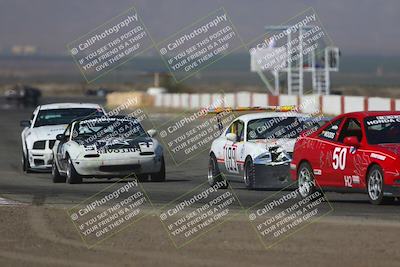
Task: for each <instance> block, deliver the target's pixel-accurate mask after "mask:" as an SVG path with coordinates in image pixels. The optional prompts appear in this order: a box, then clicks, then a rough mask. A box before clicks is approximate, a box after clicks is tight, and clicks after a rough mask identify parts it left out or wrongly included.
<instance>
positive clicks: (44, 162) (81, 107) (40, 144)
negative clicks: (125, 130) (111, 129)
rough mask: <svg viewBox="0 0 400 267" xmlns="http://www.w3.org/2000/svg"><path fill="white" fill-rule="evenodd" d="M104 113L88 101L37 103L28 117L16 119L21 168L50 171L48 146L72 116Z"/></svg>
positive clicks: (51, 156)
mask: <svg viewBox="0 0 400 267" xmlns="http://www.w3.org/2000/svg"><path fill="white" fill-rule="evenodd" d="M104 114H105V112H104V109H103V108H102V107H101V106H100V105H98V104H90V103H58V104H48V105H41V106H38V107H37V108H36V109H35V110H34V111H33V114H32V117H31V120H29V121H21V122H20V125H21V126H22V127H24V129H23V131H22V133H21V140H22V169H23V171H24V172H30V171H31V170H51V166H52V162H53V152H52V148H53V146H54V143H55V141H56V136H57V134H60V133H63V132H64V131H65V128H66V127H67V125H68V124H69V123H70V122H71V121H72V120H74V119H76V118H79V117H86V116H90V115H104Z"/></svg>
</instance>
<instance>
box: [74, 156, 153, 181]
mask: <svg viewBox="0 0 400 267" xmlns="http://www.w3.org/2000/svg"><path fill="white" fill-rule="evenodd" d="M73 163H74V167H75V170H76V171H77V172H78V173H79V174H80V175H83V176H98V177H101V176H110V175H112V176H115V175H118V176H121V175H129V174H132V173H135V174H151V173H157V172H159V171H160V169H161V157H157V156H154V155H152V156H142V157H140V158H126V159H112V160H110V159H108V160H107V159H101V158H84V159H76V160H73Z"/></svg>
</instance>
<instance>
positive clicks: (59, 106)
mask: <svg viewBox="0 0 400 267" xmlns="http://www.w3.org/2000/svg"><path fill="white" fill-rule="evenodd" d="M64 108H93V109H95V108H101V106H100V105H99V104H93V103H54V104H46V105H41V106H40V110H48V109H64Z"/></svg>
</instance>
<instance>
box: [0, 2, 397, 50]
mask: <svg viewBox="0 0 400 267" xmlns="http://www.w3.org/2000/svg"><path fill="white" fill-rule="evenodd" d="M131 6H135V7H136V9H137V11H138V13H139V15H140V16H141V17H142V19H143V21H144V23H145V25H146V26H147V28H148V31H149V33H150V34H151V35H152V37H153V38H154V39H155V41H156V42H157V41H161V40H162V39H164V38H167V37H168V36H169V35H171V34H173V33H175V32H177V31H178V30H180V29H182V28H183V27H185V26H187V25H189V24H191V23H192V22H194V21H195V20H196V19H198V18H201V17H203V16H205V15H206V14H208V13H209V12H211V11H213V10H215V9H217V8H219V7H221V6H222V7H224V8H225V9H226V11H227V12H228V14H229V16H230V17H231V19H232V21H233V23H234V24H235V26H236V27H237V29H238V31H239V34H240V35H241V37H242V38H243V39H244V40H245V41H246V40H251V39H252V38H255V37H257V36H259V35H260V34H262V33H263V32H264V30H263V27H264V26H265V25H279V24H281V23H283V22H285V21H286V20H288V19H289V18H290V17H293V16H295V15H296V14H298V13H300V12H301V11H303V10H305V9H306V8H308V7H313V8H314V9H315V11H316V12H317V14H318V16H319V18H320V20H321V22H322V23H323V24H324V26H325V29H326V31H327V32H328V34H329V35H330V36H331V38H332V40H333V41H334V43H335V45H337V46H339V47H340V48H341V50H342V51H343V53H346V54H367V53H371V54H376V55H400V15H399V13H400V1H399V0H382V1H376V0H366V1H363V0H325V1H322V0H303V1H300V0H291V1H289V0H280V1H277V0H274V1H267V0H263V1H261V0H248V1H245V0H136V1H131V0H115V1H112V0H63V1H62V0H0V36H1V38H0V47H2V48H3V49H4V48H7V47H9V46H11V45H13V44H32V45H36V46H38V47H39V49H40V50H41V51H42V52H45V53H57V54H60V53H66V48H65V45H66V44H67V43H69V42H70V41H72V40H75V39H76V38H78V37H79V36H82V35H83V34H85V33H87V32H89V31H90V30H92V29H93V28H95V27H97V26H99V25H100V24H102V23H104V22H106V21H107V20H109V19H111V18H112V17H114V16H116V15H118V14H119V13H121V12H123V11H125V10H126V9H127V8H129V7H131Z"/></svg>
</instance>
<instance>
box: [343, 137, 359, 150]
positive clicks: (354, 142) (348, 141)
mask: <svg viewBox="0 0 400 267" xmlns="http://www.w3.org/2000/svg"><path fill="white" fill-rule="evenodd" d="M343 143H344V144H345V145H347V146H354V147H357V148H358V147H360V142H359V141H358V138H357V137H356V136H347V137H345V138H344V140H343Z"/></svg>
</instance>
